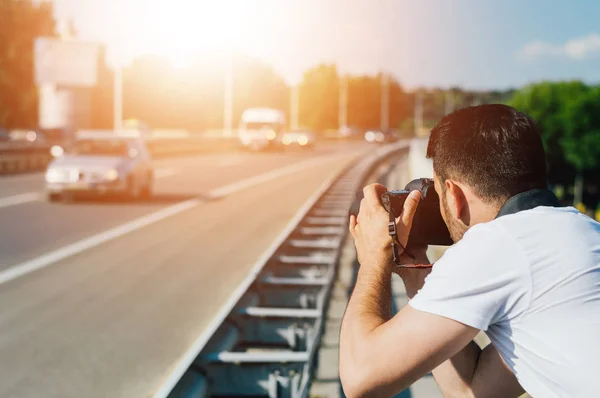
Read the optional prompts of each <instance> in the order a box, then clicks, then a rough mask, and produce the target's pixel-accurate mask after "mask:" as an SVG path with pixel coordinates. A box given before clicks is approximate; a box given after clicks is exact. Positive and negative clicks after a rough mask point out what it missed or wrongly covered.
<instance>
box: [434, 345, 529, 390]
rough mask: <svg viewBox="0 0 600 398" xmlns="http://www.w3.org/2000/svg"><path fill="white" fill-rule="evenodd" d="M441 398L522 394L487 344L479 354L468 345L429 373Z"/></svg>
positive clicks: (496, 352) (477, 349)
mask: <svg viewBox="0 0 600 398" xmlns="http://www.w3.org/2000/svg"><path fill="white" fill-rule="evenodd" d="M433 377H434V378H435V381H436V382H437V383H438V386H439V387H440V390H441V391H442V393H443V394H444V396H445V397H486V398H496V397H497V398H506V397H518V396H520V395H522V394H523V393H524V392H525V390H523V387H521V385H520V384H519V382H518V381H517V378H516V377H515V375H514V374H513V373H512V371H511V370H510V369H509V368H508V366H507V365H506V363H504V360H503V359H502V357H501V356H500V354H499V353H498V351H497V350H496V348H495V347H494V346H493V345H491V344H489V345H488V346H487V347H485V348H484V349H483V350H482V349H481V348H479V346H478V345H477V344H476V343H475V342H474V341H471V342H470V343H469V344H467V346H466V347H465V348H463V349H462V350H460V351H459V352H458V353H457V354H456V355H454V356H453V357H452V358H451V359H450V360H448V361H445V362H444V363H442V364H441V365H440V366H438V367H437V368H435V369H434V370H433Z"/></svg>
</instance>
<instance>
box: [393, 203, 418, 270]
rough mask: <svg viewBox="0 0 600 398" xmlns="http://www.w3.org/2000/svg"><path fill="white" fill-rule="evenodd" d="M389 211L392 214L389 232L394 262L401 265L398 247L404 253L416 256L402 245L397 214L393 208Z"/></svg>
mask: <svg viewBox="0 0 600 398" xmlns="http://www.w3.org/2000/svg"><path fill="white" fill-rule="evenodd" d="M388 213H389V215H390V222H389V223H388V233H389V234H390V236H391V237H392V259H393V260H394V264H396V265H401V264H400V254H401V253H399V252H398V248H400V249H402V252H403V253H405V254H406V255H407V256H408V257H410V258H412V259H413V260H414V259H415V257H414V256H413V255H412V254H411V253H410V252H409V251H408V250H406V248H405V247H404V246H402V243H400V240H398V228H397V227H396V216H395V215H394V212H393V211H392V209H390V211H389V212H388Z"/></svg>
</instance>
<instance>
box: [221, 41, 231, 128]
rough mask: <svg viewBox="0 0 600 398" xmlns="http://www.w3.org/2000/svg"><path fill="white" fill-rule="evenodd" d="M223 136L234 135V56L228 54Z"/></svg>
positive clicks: (226, 59) (229, 52)
mask: <svg viewBox="0 0 600 398" xmlns="http://www.w3.org/2000/svg"><path fill="white" fill-rule="evenodd" d="M223 98H224V99H223V134H224V135H225V136H226V137H231V136H232V135H233V54H232V52H231V51H228V52H227V55H226V58H225V92H224V96H223Z"/></svg>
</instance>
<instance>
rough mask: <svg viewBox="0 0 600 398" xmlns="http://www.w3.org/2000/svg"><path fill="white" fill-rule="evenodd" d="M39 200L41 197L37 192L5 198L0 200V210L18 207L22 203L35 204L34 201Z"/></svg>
mask: <svg viewBox="0 0 600 398" xmlns="http://www.w3.org/2000/svg"><path fill="white" fill-rule="evenodd" d="M41 198H42V195H41V194H40V193H39V192H27V193H21V194H18V195H13V196H7V197H4V198H0V208H2V207H8V206H15V205H20V204H23V203H29V202H35V201H36V200H40V199H41Z"/></svg>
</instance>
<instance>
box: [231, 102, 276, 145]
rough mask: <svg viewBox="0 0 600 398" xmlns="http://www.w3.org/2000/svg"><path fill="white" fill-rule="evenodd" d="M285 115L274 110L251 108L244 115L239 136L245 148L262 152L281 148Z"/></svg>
mask: <svg viewBox="0 0 600 398" xmlns="http://www.w3.org/2000/svg"><path fill="white" fill-rule="evenodd" d="M284 129H285V115H284V113H283V112H282V111H280V110H277V109H272V108H249V109H246V110H245V111H244V112H243V113H242V118H241V120H240V128H239V132H238V136H239V139H240V143H241V144H242V146H243V147H245V148H248V149H253V150H261V149H267V148H274V147H280V146H281V137H282V135H283V131H284Z"/></svg>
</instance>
